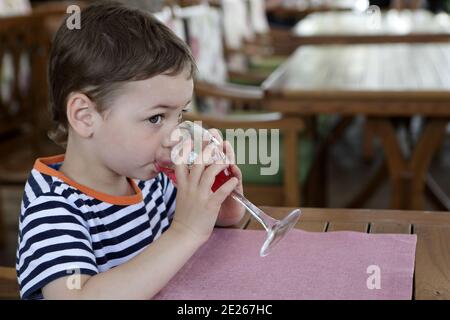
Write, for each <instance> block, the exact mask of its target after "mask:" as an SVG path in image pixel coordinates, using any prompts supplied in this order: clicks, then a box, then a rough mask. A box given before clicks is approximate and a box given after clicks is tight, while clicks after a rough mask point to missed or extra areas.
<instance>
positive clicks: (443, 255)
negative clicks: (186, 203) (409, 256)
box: [240, 207, 450, 300]
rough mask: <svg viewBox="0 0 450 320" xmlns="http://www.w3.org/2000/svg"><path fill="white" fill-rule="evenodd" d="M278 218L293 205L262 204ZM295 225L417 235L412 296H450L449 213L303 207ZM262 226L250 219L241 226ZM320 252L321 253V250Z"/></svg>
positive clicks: (252, 227) (255, 227) (329, 229)
mask: <svg viewBox="0 0 450 320" xmlns="http://www.w3.org/2000/svg"><path fill="white" fill-rule="evenodd" d="M262 209H263V210H264V211H265V212H267V213H268V214H270V215H271V216H273V217H274V218H276V219H280V218H282V217H284V216H285V215H286V214H288V213H289V212H290V211H291V210H292V209H291V208H280V207H263V208H262ZM301 210H302V212H303V214H302V216H301V217H300V220H299V222H298V223H297V225H296V228H299V229H302V230H306V231H311V232H330V231H344V230H345V231H356V232H365V233H397V234H416V235H417V248H416V260H415V273H414V289H413V290H414V292H413V299H416V300H430V299H433V300H435V299H436V300H437V299H442V300H448V299H450V214H449V213H448V212H427V211H394V210H349V209H311V208H303V209H301ZM240 227H242V228H245V229H261V228H262V227H261V225H260V224H259V223H258V222H257V221H255V220H254V219H250V218H247V219H245V220H244V221H243V224H242V225H241V226H240ZM317 254H320V252H318V253H317Z"/></svg>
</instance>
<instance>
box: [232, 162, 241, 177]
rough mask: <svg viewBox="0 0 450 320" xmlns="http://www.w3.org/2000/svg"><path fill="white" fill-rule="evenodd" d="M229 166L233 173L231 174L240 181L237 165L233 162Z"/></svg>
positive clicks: (239, 171)
mask: <svg viewBox="0 0 450 320" xmlns="http://www.w3.org/2000/svg"><path fill="white" fill-rule="evenodd" d="M230 168H231V173H232V174H233V176H235V177H236V178H238V180H239V181H242V172H241V169H239V167H238V166H237V165H235V164H232V165H230Z"/></svg>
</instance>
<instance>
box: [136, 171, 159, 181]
mask: <svg viewBox="0 0 450 320" xmlns="http://www.w3.org/2000/svg"><path fill="white" fill-rule="evenodd" d="M158 174H159V172H146V173H145V174H138V175H135V176H134V177H132V178H133V179H136V180H150V179H153V178H156V177H157V176H158Z"/></svg>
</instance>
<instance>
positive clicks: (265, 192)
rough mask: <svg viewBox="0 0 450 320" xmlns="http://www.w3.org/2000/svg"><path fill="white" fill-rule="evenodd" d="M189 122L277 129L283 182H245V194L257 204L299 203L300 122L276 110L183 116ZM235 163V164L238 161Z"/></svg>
mask: <svg viewBox="0 0 450 320" xmlns="http://www.w3.org/2000/svg"><path fill="white" fill-rule="evenodd" d="M186 118H187V119H189V120H191V121H201V122H202V124H203V125H205V126H206V127H211V128H217V129H222V130H225V129H243V130H244V131H245V130H247V129H256V130H258V129H268V130H270V129H279V130H280V133H281V134H282V135H283V141H284V148H283V152H284V154H283V155H282V158H283V159H284V160H283V163H282V164H280V166H282V167H283V169H284V171H283V183H282V184H280V185H275V184H274V185H267V184H255V183H250V184H249V183H245V172H244V171H243V175H244V184H245V186H244V190H245V195H246V196H247V197H248V198H249V199H250V200H251V201H254V202H255V203H256V204H258V205H274V206H299V205H300V201H301V198H302V195H301V193H302V188H301V183H300V179H299V173H298V160H297V159H298V157H297V153H298V144H299V136H300V134H301V132H302V130H303V129H304V126H303V123H302V122H301V121H298V119H294V118H283V117H282V115H281V114H279V113H266V114H260V115H251V116H250V117H249V116H247V117H246V116H244V115H242V116H241V117H239V116H237V115H234V116H229V117H215V116H210V115H204V114H200V113H190V114H188V115H187V117H186ZM238 165H239V164H238Z"/></svg>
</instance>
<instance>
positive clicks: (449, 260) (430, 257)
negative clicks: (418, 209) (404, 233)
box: [414, 225, 450, 300]
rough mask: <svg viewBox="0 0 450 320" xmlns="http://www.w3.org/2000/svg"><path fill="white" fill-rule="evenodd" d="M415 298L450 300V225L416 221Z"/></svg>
mask: <svg viewBox="0 0 450 320" xmlns="http://www.w3.org/2000/svg"><path fill="white" fill-rule="evenodd" d="M414 233H415V234H417V249H416V266H415V286H414V297H415V299H426V300H428V299H442V300H450V227H449V226H438V225H436V226H432V225H429V226H424V225H414Z"/></svg>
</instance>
